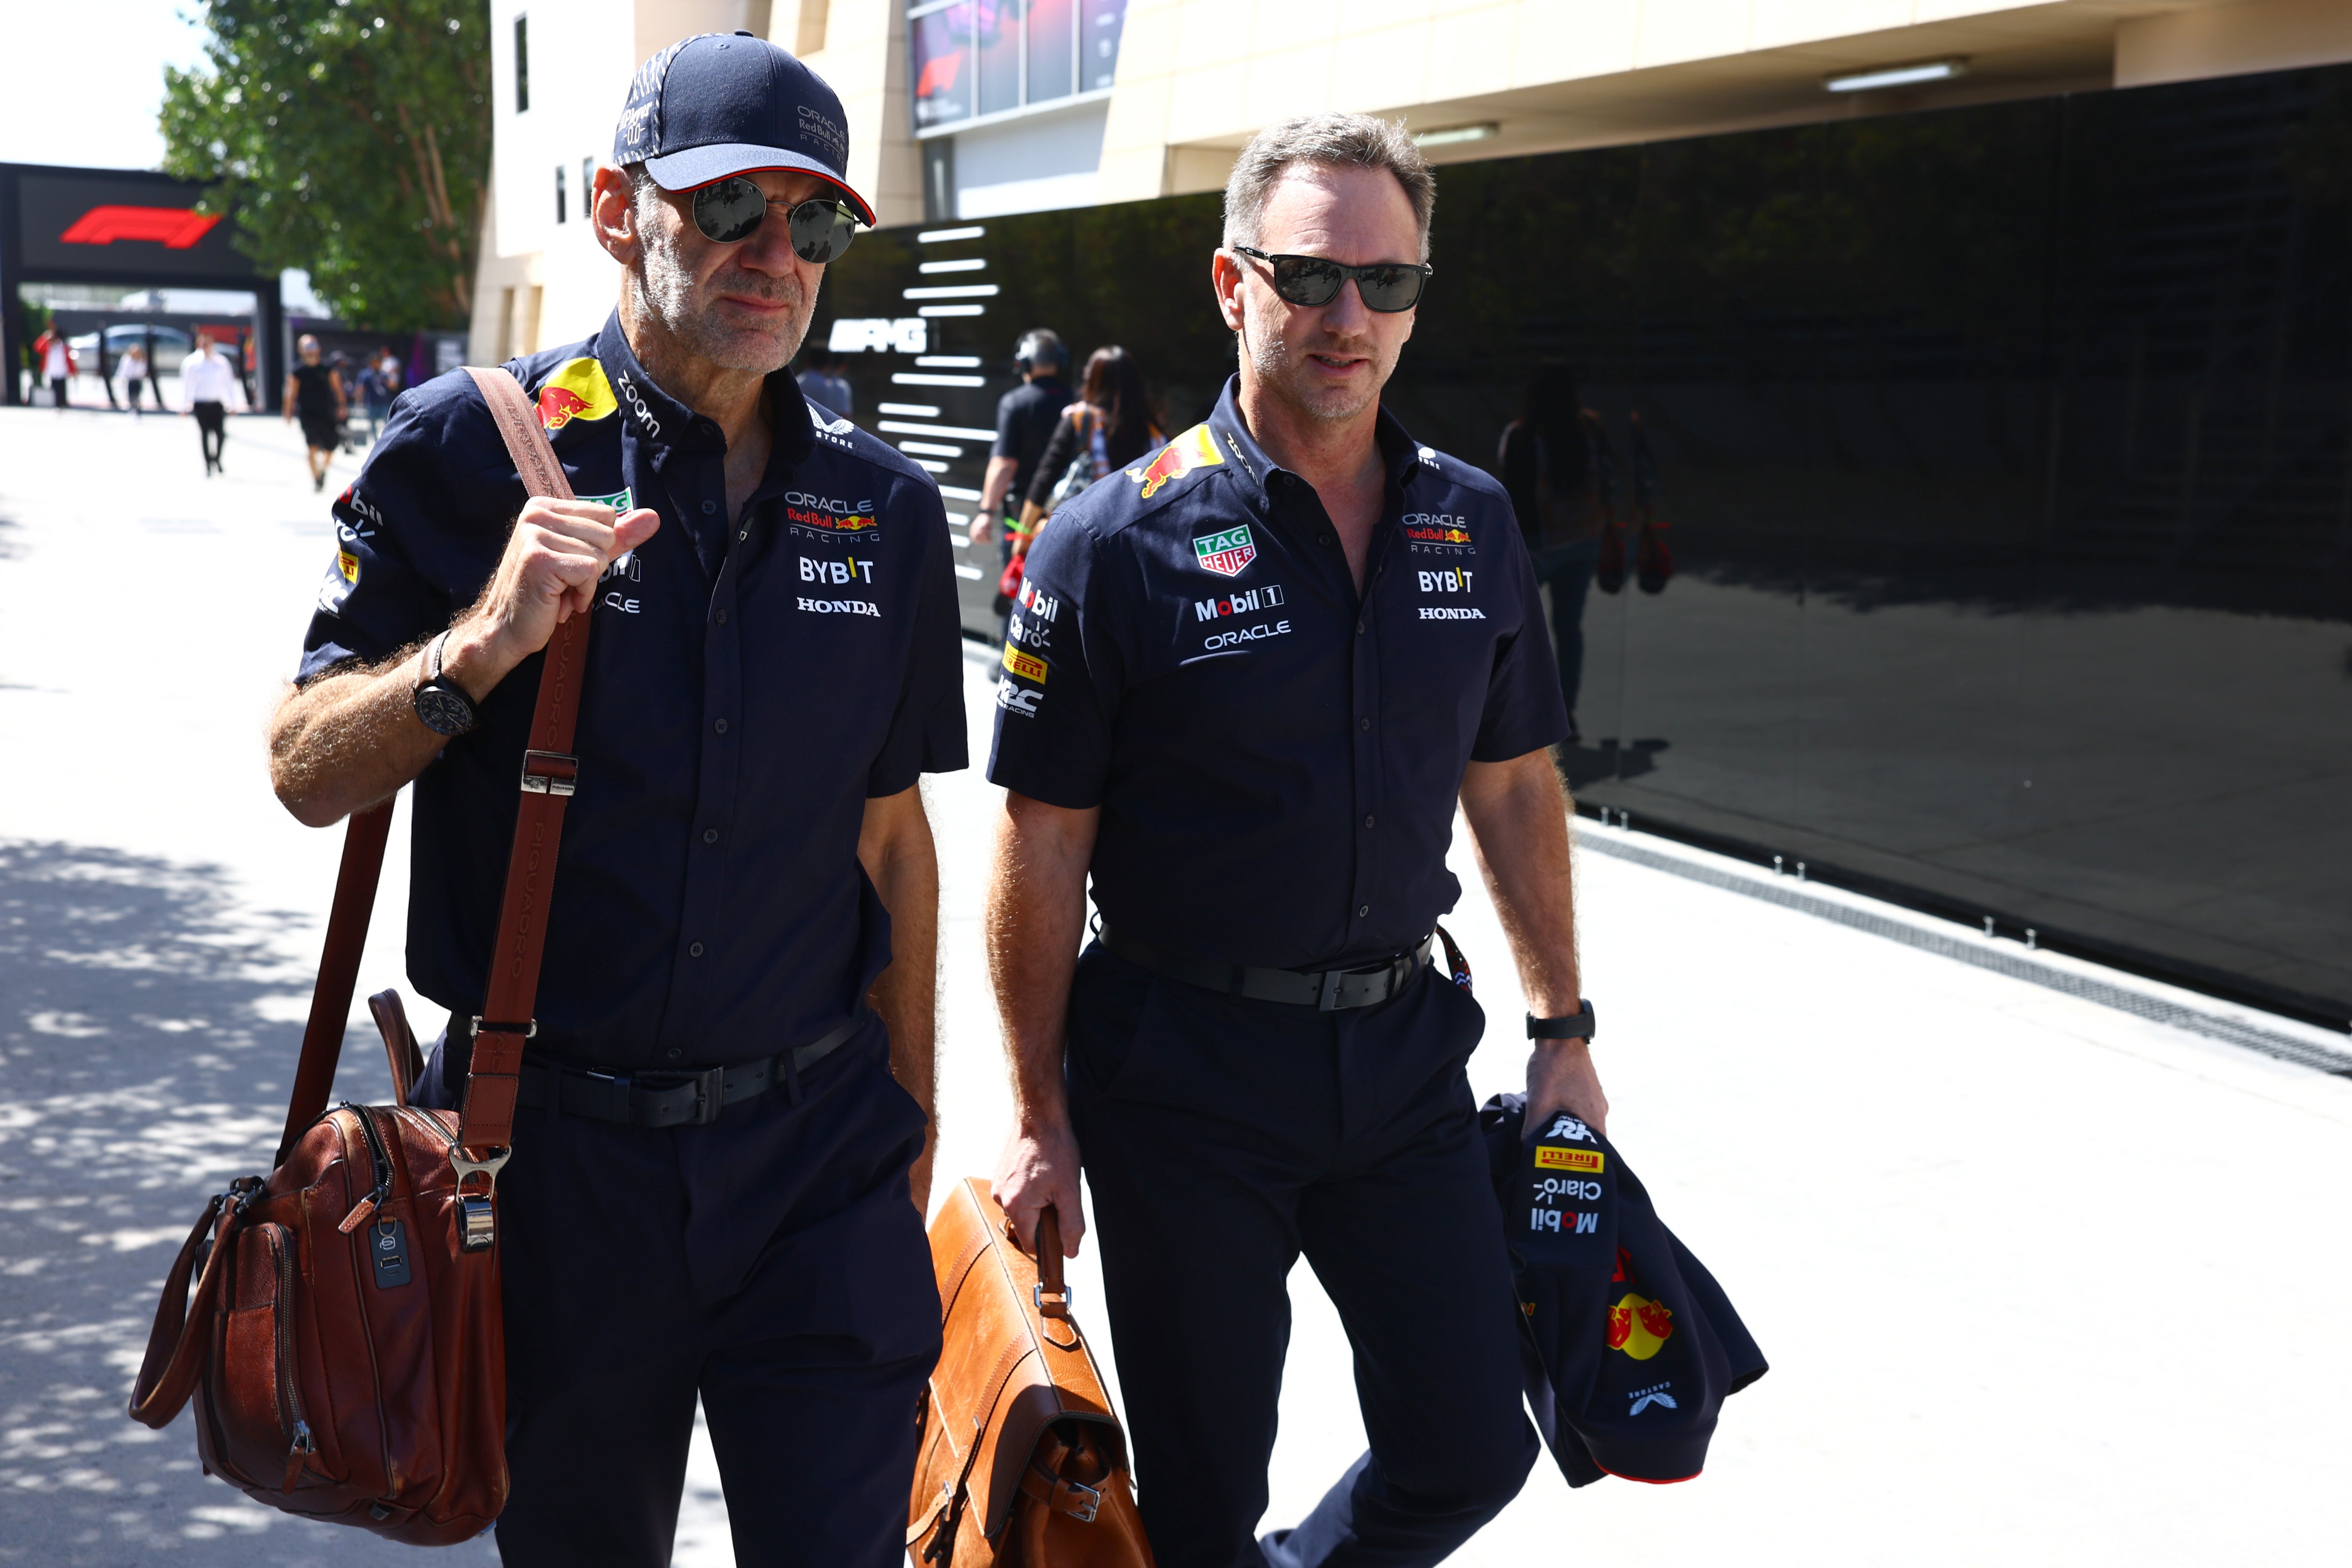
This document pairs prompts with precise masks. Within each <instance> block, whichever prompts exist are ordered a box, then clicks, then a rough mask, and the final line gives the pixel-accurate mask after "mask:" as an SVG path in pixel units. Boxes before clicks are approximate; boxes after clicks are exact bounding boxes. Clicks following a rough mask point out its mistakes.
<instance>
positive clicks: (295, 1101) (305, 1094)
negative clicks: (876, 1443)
mask: <svg viewBox="0 0 2352 1568" xmlns="http://www.w3.org/2000/svg"><path fill="white" fill-rule="evenodd" d="M391 831H392V802H390V801H388V800H387V801H385V802H384V803H383V805H372V806H370V807H368V808H367V809H366V810H365V811H355V812H353V813H352V820H351V825H350V826H348V827H346V828H345V829H344V830H343V860H342V867H341V869H340V870H338V871H337V872H336V873H335V901H334V903H333V905H332V906H331V908H330V909H329V911H328V914H327V946H326V951H325V952H322V953H320V956H319V983H318V984H317V985H315V986H313V987H312V988H311V991H310V1023H309V1024H308V1025H306V1026H304V1028H303V1030H302V1055H301V1058H300V1059H299V1061H298V1062H296V1064H295V1067H294V1092H293V1094H292V1095H291V1096H290V1097H289V1100H288V1102H287V1106H286V1131H285V1132H284V1133H283V1134H281V1135H280V1136H279V1138H278V1157H277V1158H276V1159H275V1160H272V1161H271V1162H270V1164H271V1165H272V1166H273V1167H275V1166H278V1165H282V1164H284V1163H286V1156H287V1155H288V1154H289V1153H290V1152H292V1151H293V1148H294V1141H295V1140H296V1139H298V1138H299V1137H301V1136H302V1131H303V1129H305V1128H307V1127H309V1126H310V1123H312V1122H313V1121H318V1120H319V1118H320V1116H323V1115H324V1114H326V1110H327V1096H328V1095H329V1094H330V1093H331V1092H333V1089H334V1087H335V1064H336V1062H337V1061H338V1060H339V1059H341V1057H342V1054H343V1029H344V1026H345V1025H347V1024H348V1023H349V1022H350V1021H351V1015H352V991H353V990H354V989H356V988H357V987H358V985H359V979H360V953H361V952H362V950H363V949H365V948H366V946H367V931H368V915H369V913H370V911H371V910H373V909H374V908H375V888H376V880H377V879H378V877H380V876H381V875H382V873H383V844H384V838H385V837H386V836H387V835H388V834H390V833H391Z"/></svg>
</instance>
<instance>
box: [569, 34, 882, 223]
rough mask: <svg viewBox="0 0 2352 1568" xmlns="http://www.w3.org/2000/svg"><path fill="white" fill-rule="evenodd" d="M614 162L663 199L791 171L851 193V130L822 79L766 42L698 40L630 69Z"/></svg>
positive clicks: (860, 209)
mask: <svg viewBox="0 0 2352 1568" xmlns="http://www.w3.org/2000/svg"><path fill="white" fill-rule="evenodd" d="M613 162H614V163H616V164H619V165H621V166H623V167H626V166H627V165H629V164H631V163H643V164H644V165H645V166H646V173H647V174H651V175H652V176H653V178H654V184H657V185H659V186H660V187H661V188H662V189H663V190H666V191H691V190H695V189H698V187H700V186H703V185H708V184H711V183H713V182H714V181H718V180H724V179H726V178H728V177H729V176H730V175H734V174H751V173H752V172H753V171H755V170H759V169H794V170H798V171H799V172H801V173H802V174H814V175H815V176H816V177H817V178H819V179H821V180H823V181H824V182H825V183H826V184H830V185H833V186H835V188H837V189H838V190H839V191H840V192H841V194H842V195H843V196H844V197H845V198H846V199H847V200H848V202H849V205H851V207H853V208H855V209H856V213H857V220H858V222H860V223H862V224H865V225H866V226H867V227H869V228H870V227H872V226H873V225H874V209H873V208H872V207H870V206H868V205H866V198H865V197H864V196H861V195H858V194H857V193H856V191H854V190H851V189H850V188H849V179H848V176H849V121H848V119H847V117H845V115H844V114H843V113H842V112H841V100H840V98H839V97H838V96H836V95H835V92H834V90H833V89H831V88H829V87H827V86H825V85H824V78H822V77H820V76H818V75H817V74H816V72H814V71H813V70H811V69H809V68H808V67H806V66H804V65H803V64H801V62H800V61H799V60H797V59H795V58H793V56H792V55H791V54H790V53H788V52H786V51H785V50H783V49H780V48H778V47H776V46H775V45H773V44H772V43H770V42H768V40H767V39H765V38H761V37H755V36H754V35H752V34H750V33H734V34H727V33H702V34H698V35H697V36H696V37H691V38H685V39H681V40H680V41H678V42H677V43H675V44H672V45H671V46H670V47H667V48H666V49H664V50H662V51H661V53H659V54H657V55H656V56H654V58H651V59H649V60H647V61H646V63H645V64H644V65H642V66H639V67H638V68H637V74H636V76H635V79H632V80H631V81H630V83H629V100H628V102H627V103H626V104H625V106H624V107H623V108H622V110H621V122H620V124H619V125H618V126H616V127H615V128H614V132H613Z"/></svg>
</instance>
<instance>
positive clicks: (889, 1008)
mask: <svg viewBox="0 0 2352 1568" xmlns="http://www.w3.org/2000/svg"><path fill="white" fill-rule="evenodd" d="M918 809H919V808H918ZM880 871H881V874H880V875H879V876H876V877H874V891H875V893H876V895H877V896H878V897H879V898H880V899H881V900H882V907H883V908H884V909H886V910H889V911H890V967H888V968H887V969H885V970H884V971H883V972H882V973H881V974H880V975H879V976H878V977H877V979H876V980H875V982H874V989H873V990H872V992H870V993H869V994H868V996H867V1000H868V1001H869V1002H871V1003H872V1004H873V1006H874V1010H875V1011H876V1012H877V1013H879V1014H880V1015H881V1016H882V1022H883V1025H884V1026H885V1027H887V1029H888V1030H889V1031H890V1076H891V1077H893V1078H895V1079H898V1086H899V1087H900V1088H901V1089H905V1090H906V1091H907V1092H908V1094H910V1095H912V1096H914V1098H915V1100H916V1103H918V1104H919V1105H920V1106H921V1107H922V1108H923V1115H924V1117H925V1118H926V1119H929V1120H932V1121H936V1118H937V1114H938V1099H939V1094H938V1082H939V1063H938V1045H937V1041H938V1028H939V984H940V982H939V973H940V867H939V856H938V852H937V850H936V849H935V847H933V845H932V842H931V836H930V831H929V824H928V822H926V823H925V825H924V826H923V830H922V831H921V832H920V833H919V834H916V833H905V834H902V835H901V836H900V837H899V838H898V840H897V841H896V842H894V843H892V844H891V845H890V846H889V847H888V848H887V850H886V851H885V852H884V854H883V856H882V858H881V866H880ZM870 874H871V872H870V871H869V875H870Z"/></svg>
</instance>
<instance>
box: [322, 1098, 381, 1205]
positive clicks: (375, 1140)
mask: <svg viewBox="0 0 2352 1568" xmlns="http://www.w3.org/2000/svg"><path fill="white" fill-rule="evenodd" d="M340 1109H341V1110H348V1111H350V1112H351V1113H352V1116H353V1117H355V1118H356V1119H357V1120H358V1121H359V1124H360V1131H362V1133H364V1134H365V1135H366V1137H367V1146H368V1154H369V1156H370V1157H371V1158H372V1159H373V1161H374V1163H375V1188H374V1190H373V1191H372V1192H370V1193H369V1194H368V1195H367V1196H365V1197H363V1198H362V1199H361V1200H360V1201H359V1203H358V1204H357V1205H354V1206H353V1207H352V1212H351V1213H349V1214H347V1215H344V1216H343V1220H342V1223H341V1225H338V1226H335V1228H336V1229H337V1230H339V1231H341V1233H342V1234H343V1235H345V1236H349V1235H351V1233H352V1232H353V1231H355V1230H357V1229H359V1227H360V1226H363V1225H365V1224H366V1223H367V1220H368V1216H369V1215H372V1214H373V1213H375V1211H376V1209H377V1207H378V1206H379V1205H382V1204H383V1200H384V1199H385V1198H387V1197H389V1196H391V1195H392V1156H391V1155H390V1154H389V1153H387V1152H385V1151H384V1147H383V1135H382V1134H380V1133H379V1132H377V1131H376V1130H375V1119H374V1118H373V1117H371V1116H370V1115H368V1113H367V1110H366V1109H365V1108H364V1107H362V1106H357V1105H353V1104H352V1102H351V1101H350V1100H345V1101H343V1103H342V1105H341V1108H340Z"/></svg>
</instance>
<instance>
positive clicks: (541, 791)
mask: <svg viewBox="0 0 2352 1568" xmlns="http://www.w3.org/2000/svg"><path fill="white" fill-rule="evenodd" d="M579 784H580V759H579V758H578V757H575V756H573V755H572V754H571V753H570V752H524V753H523V754H522V792H523V794H525V795H570V794H571V793H572V791H573V790H574V789H576V788H578V787H579Z"/></svg>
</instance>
